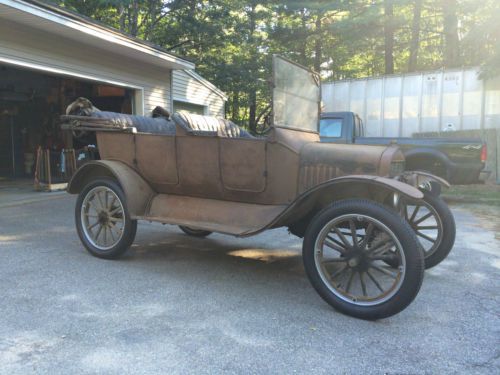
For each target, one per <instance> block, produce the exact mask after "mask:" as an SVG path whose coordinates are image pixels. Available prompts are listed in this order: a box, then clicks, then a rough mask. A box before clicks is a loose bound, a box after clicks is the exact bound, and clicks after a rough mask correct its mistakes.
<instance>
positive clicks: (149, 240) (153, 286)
mask: <svg viewBox="0 0 500 375" xmlns="http://www.w3.org/2000/svg"><path fill="white" fill-rule="evenodd" d="M0 195H1V192H0ZM0 200H2V197H1V196H0ZM74 202H75V197H74V196H69V195H52V196H50V199H44V200H40V201H36V200H35V201H33V200H30V201H29V202H22V201H20V202H15V203H11V204H4V205H1V204H0V298H1V300H0V373H1V374H9V375H11V374H23V375H24V374H32V373H33V374H95V373H103V374H128V373H133V374H143V373H144V374H221V373H228V374H294V373H297V374H499V373H500V350H499V349H500V298H499V294H500V272H499V271H500V213H499V212H498V211H499V210H498V207H496V208H495V207H493V208H492V207H486V206H453V207H452V209H453V213H454V215H455V219H456V221H457V241H456V245H455V248H454V249H453V250H452V253H451V254H450V256H449V257H448V258H447V259H446V260H445V261H444V262H443V263H441V264H440V265H438V266H437V267H435V268H433V269H431V270H428V271H427V272H426V276H425V280H424V284H423V287H422V289H421V291H420V293H419V295H418V296H417V298H416V300H415V301H414V302H413V303H412V304H411V305H410V306H409V307H408V308H407V309H406V310H404V311H403V312H402V313H400V314H398V315H396V316H394V317H391V318H388V319H384V320H381V321H377V322H368V321H362V320H358V319H354V318H350V317H347V316H345V315H342V314H340V313H338V312H336V311H335V310H333V309H332V308H331V307H330V306H329V305H327V304H326V303H325V302H323V300H322V299H321V298H320V297H319V296H318V295H317V294H316V292H315V291H314V290H313V288H312V287H311V285H310V284H309V281H308V280H307V277H306V275H305V273H304V269H303V266H302V263H301V256H300V251H301V240H300V239H298V238H296V237H294V236H292V235H289V234H288V233H287V231H286V230H283V229H278V230H272V231H268V232H265V233H263V234H261V235H259V236H256V237H250V238H246V239H237V238H233V237H229V236H224V235H218V234H213V235H211V236H209V237H208V238H206V239H199V238H192V237H189V236H187V235H185V234H183V233H182V232H181V231H180V230H179V229H177V228H176V227H173V226H163V225H160V224H149V223H141V224H139V228H138V234H137V237H136V241H135V243H134V245H133V247H132V249H131V250H130V251H129V253H128V254H127V255H126V256H125V257H124V258H122V259H121V260H118V261H106V260H102V259H97V258H94V257H92V256H91V255H89V254H88V253H87V252H86V251H85V250H84V248H83V246H82V245H81V244H80V242H79V239H78V237H77V234H76V232H75V227H74V220H73V212H74ZM0 203H1V202H0ZM4 203H5V202H4ZM242 214H244V213H242Z"/></svg>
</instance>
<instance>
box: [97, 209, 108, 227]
mask: <svg viewBox="0 0 500 375" xmlns="http://www.w3.org/2000/svg"><path fill="white" fill-rule="evenodd" d="M98 220H99V223H100V224H103V225H104V224H107V223H108V222H109V215H108V213H107V212H106V211H101V212H99V214H98Z"/></svg>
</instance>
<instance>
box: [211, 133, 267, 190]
mask: <svg viewBox="0 0 500 375" xmlns="http://www.w3.org/2000/svg"><path fill="white" fill-rule="evenodd" d="M219 153H220V157H219V159H220V172H221V178H222V184H223V187H224V189H225V190H229V191H241V192H251V193H260V192H263V191H264V190H265V189H266V173H267V172H266V140H265V139H259V138H219Z"/></svg>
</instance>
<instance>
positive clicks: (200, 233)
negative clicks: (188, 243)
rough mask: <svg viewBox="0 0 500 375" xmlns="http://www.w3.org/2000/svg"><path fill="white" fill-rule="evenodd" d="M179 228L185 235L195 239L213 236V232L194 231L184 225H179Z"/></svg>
mask: <svg viewBox="0 0 500 375" xmlns="http://www.w3.org/2000/svg"><path fill="white" fill-rule="evenodd" d="M179 228H180V229H181V230H182V231H183V232H184V233H186V234H188V235H190V236H193V237H206V236H208V235H210V234H212V232H210V231H208V230H202V229H194V228H190V227H186V226H184V225H179Z"/></svg>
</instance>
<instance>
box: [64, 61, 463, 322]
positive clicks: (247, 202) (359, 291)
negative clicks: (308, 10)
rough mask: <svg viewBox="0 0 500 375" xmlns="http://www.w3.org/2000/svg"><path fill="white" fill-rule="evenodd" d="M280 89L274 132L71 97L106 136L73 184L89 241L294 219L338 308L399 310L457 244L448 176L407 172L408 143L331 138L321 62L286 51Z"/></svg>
mask: <svg viewBox="0 0 500 375" xmlns="http://www.w3.org/2000/svg"><path fill="white" fill-rule="evenodd" d="M273 85H274V86H273V112H272V127H271V129H270V131H269V133H268V135H267V136H266V137H253V136H251V135H250V134H248V133H247V132H245V131H244V130H242V129H240V128H239V127H238V126H236V125H235V124H233V123H231V122H229V121H227V120H224V119H216V118H212V117H206V116H199V115H189V114H186V113H176V114H174V115H173V116H172V118H170V119H168V118H162V117H159V118H156V119H151V121H153V120H154V123H153V124H152V125H151V124H149V125H148V124H143V122H142V120H139V119H135V120H134V119H133V116H129V118H128V120H130V119H132V120H130V121H131V123H128V122H127V121H128V120H127V119H125V122H123V121H121V122H120V121H114V120H113V119H110V118H109V116H108V119H106V116H105V115H104V114H102V113H101V114H99V112H97V111H94V109H92V108H91V107H90V108H87V110H89V111H90V112H93V111H94V112H95V113H94V114H95V116H90V117H85V116H81V112H78V111H76V112H75V111H74V110H75V108H77V109H80V110H81V109H82V106H81V105H80V106H79V105H76V106H72V107H71V109H70V111H69V115H68V116H63V120H64V122H65V124H66V125H65V126H66V128H68V129H72V130H74V131H93V132H95V134H96V137H97V144H98V148H99V152H100V156H101V160H99V161H93V162H89V163H87V164H85V165H83V166H82V167H81V168H80V169H79V170H78V171H77V172H76V174H75V175H74V176H73V178H72V180H71V181H70V183H69V186H68V192H69V193H72V194H78V199H77V203H76V210H75V218H76V227H77V231H78V234H79V237H80V239H81V241H82V243H83V245H84V246H85V247H86V248H87V250H88V251H89V252H90V253H92V254H93V255H95V256H98V257H101V258H116V257H118V256H120V255H122V254H123V253H124V252H125V251H126V250H127V249H128V248H129V246H130V245H131V244H132V242H133V241H134V237H135V234H136V229H137V220H147V221H156V222H161V223H166V224H174V225H178V226H180V227H181V229H182V230H183V231H185V232H186V233H188V234H190V235H195V236H206V235H208V234H210V233H211V232H219V233H224V234H229V235H234V236H251V235H255V234H258V233H260V232H262V231H264V230H266V229H271V228H278V227H287V228H289V230H290V232H291V233H293V234H296V235H298V236H300V237H303V262H304V267H305V270H306V273H307V276H308V277H309V279H310V281H311V283H312V285H313V286H314V288H315V289H316V291H317V292H318V293H319V294H320V295H321V297H322V298H323V299H324V300H325V301H326V302H328V303H329V304H330V305H331V306H333V307H334V308H336V309H337V310H339V311H341V312H343V313H346V314H348V315H351V316H355V317H358V318H363V319H378V318H384V317H388V316H391V315H393V314H396V313H398V312H400V311H401V310H403V309H404V308H405V307H406V306H408V305H409V304H410V303H411V301H412V300H413V299H414V298H415V296H416V295H417V293H418V291H419V289H420V286H421V283H422V280H423V277H424V266H425V261H424V258H427V259H430V260H431V261H432V263H434V264H437V263H439V261H441V260H442V259H444V257H446V255H447V254H448V252H449V250H450V249H451V247H452V246H453V241H454V236H455V226H454V222H453V217H452V216H451V213H449V210H448V208H447V207H446V205H445V204H444V203H443V202H442V201H441V200H440V198H439V197H435V196H432V195H431V194H429V193H428V192H426V191H425V190H424V189H423V188H424V187H425V185H426V184H428V183H429V181H438V182H439V183H441V184H444V185H446V182H445V181H443V180H440V179H436V178H434V177H433V176H431V175H427V174H419V173H402V171H403V170H404V156H403V154H402V152H401V151H400V150H399V148H398V147H395V146H389V147H385V146H383V147H382V146H354V145H334V144H326V143H320V142H319V135H318V119H319V103H320V84H319V77H318V76H317V75H316V74H315V73H314V72H311V71H309V70H307V69H305V68H303V67H301V66H298V65H296V64H294V63H292V62H290V61H288V60H286V59H283V58H280V57H277V56H275V57H274V60H273ZM75 113H77V114H80V115H75ZM125 117H126V116H125ZM120 118H121V120H123V118H124V116H123V115H121V117H120ZM134 121H135V122H134ZM124 124H125V125H124ZM131 124H132V125H134V124H135V125H136V126H132V125H131ZM419 239H420V240H421V241H419ZM424 240H425V241H427V242H428V244H427V246H424V245H423V241H424ZM425 254H427V256H426V255H425ZM434 264H431V263H430V262H429V264H428V265H429V266H431V265H434Z"/></svg>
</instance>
